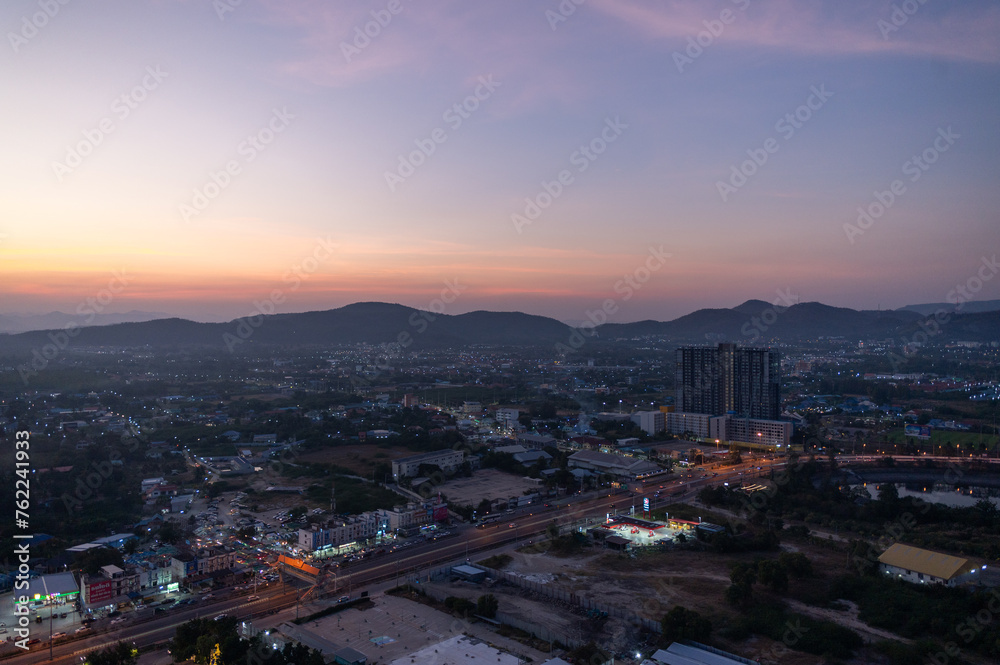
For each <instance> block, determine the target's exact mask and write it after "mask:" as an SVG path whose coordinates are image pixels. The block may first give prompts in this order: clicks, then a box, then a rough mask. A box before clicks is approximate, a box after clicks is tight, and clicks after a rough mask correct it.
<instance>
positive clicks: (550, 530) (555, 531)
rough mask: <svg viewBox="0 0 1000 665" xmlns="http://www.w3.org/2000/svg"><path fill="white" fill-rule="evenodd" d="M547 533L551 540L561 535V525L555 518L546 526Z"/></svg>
mask: <svg viewBox="0 0 1000 665" xmlns="http://www.w3.org/2000/svg"><path fill="white" fill-rule="evenodd" d="M545 533H546V534H547V535H548V537H549V540H555V539H556V538H558V537H559V525H558V524H556V521H555V520H552V521H551V522H549V525H548V526H547V527H545Z"/></svg>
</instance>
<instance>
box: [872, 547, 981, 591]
mask: <svg viewBox="0 0 1000 665" xmlns="http://www.w3.org/2000/svg"><path fill="white" fill-rule="evenodd" d="M878 562H879V565H878V568H879V572H881V573H883V574H885V575H892V576H894V577H896V578H898V579H902V580H905V581H907V582H913V583H915V584H944V585H945V586H961V585H963V584H979V583H980V582H979V578H980V577H982V573H983V571H985V570H986V566H985V565H980V564H978V563H976V562H974V561H970V560H969V559H964V558H962V557H957V556H952V555H950V554H942V553H940V552H933V551H931V550H925V549H921V548H919V547H912V546H910V545H903V544H901V543H896V544H894V545H893V546H892V547H890V548H889V549H887V550H886V551H885V552H883V553H882V556H880V557H879V558H878Z"/></svg>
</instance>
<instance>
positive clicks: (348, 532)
mask: <svg viewBox="0 0 1000 665" xmlns="http://www.w3.org/2000/svg"><path fill="white" fill-rule="evenodd" d="M379 526H380V525H379V519H378V515H376V514H375V513H365V514H363V515H358V516H356V517H351V518H349V519H346V520H336V521H331V522H328V523H327V524H326V525H324V526H320V525H318V524H314V525H313V526H312V527H311V528H309V529H299V547H300V548H302V549H303V550H305V551H307V552H318V551H321V550H324V549H330V548H335V547H342V546H344V545H348V544H350V543H355V542H359V541H366V540H369V539H371V538H374V537H375V536H376V534H377V533H378V531H379Z"/></svg>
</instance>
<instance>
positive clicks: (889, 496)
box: [878, 483, 899, 506]
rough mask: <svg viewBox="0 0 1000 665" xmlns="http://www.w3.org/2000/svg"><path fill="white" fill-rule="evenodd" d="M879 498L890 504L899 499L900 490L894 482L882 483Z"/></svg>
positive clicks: (879, 488)
mask: <svg viewBox="0 0 1000 665" xmlns="http://www.w3.org/2000/svg"><path fill="white" fill-rule="evenodd" d="M878 500H879V501H881V502H882V503H885V504H888V505H890V506H892V505H895V504H896V503H897V502H898V501H899V490H898V489H896V485H895V484H894V483H882V484H881V485H879V486H878Z"/></svg>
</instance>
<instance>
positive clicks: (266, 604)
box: [0, 456, 955, 664]
mask: <svg viewBox="0 0 1000 665" xmlns="http://www.w3.org/2000/svg"><path fill="white" fill-rule="evenodd" d="M837 459H838V461H839V462H840V463H845V464H846V463H851V462H868V461H871V456H867V457H862V456H857V457H854V456H843V457H838V458H837ZM917 459H918V460H920V461H923V460H925V459H927V458H926V457H920V458H917ZM941 461H955V460H953V459H949V458H941ZM786 464H787V461H786V460H785V459H755V460H753V461H749V462H746V463H743V464H740V465H737V466H734V467H726V468H725V469H720V470H719V471H715V472H713V471H705V470H703V469H692V470H691V471H685V472H683V473H678V474H675V475H673V476H668V477H667V478H669V480H668V479H666V478H665V479H662V480H657V481H655V482H650V483H647V484H644V485H639V484H636V483H633V486H632V487H631V489H626V488H619V489H617V490H611V491H610V492H609V490H604V491H602V492H593V491H592V492H588V493H586V494H583V495H579V494H578V495H571V496H569V497H563V498H561V499H560V500H558V501H553V502H551V505H550V506H548V507H544V506H541V507H540V506H537V505H536V506H532V507H530V508H525V509H521V510H519V511H516V512H515V513H514V514H510V515H504V516H503V517H504V519H503V521H501V522H497V523H495V524H490V525H488V526H486V527H485V528H478V527H473V526H468V525H460V526H456V527H453V528H452V533H453V534H454V535H452V536H447V537H444V538H440V539H438V540H434V541H427V542H424V543H421V544H418V545H414V546H412V547H407V548H403V549H398V550H395V551H393V552H389V553H387V554H384V555H381V556H378V557H376V558H373V559H369V560H365V561H362V562H357V563H352V564H350V565H349V566H348V567H345V568H337V569H333V570H332V571H331V576H330V577H329V578H328V579H327V580H325V582H324V588H323V595H325V596H327V597H329V596H338V595H350V596H351V597H352V598H353V597H357V595H358V593H359V592H360V591H361V590H363V589H365V588H366V587H368V586H371V585H372V584H376V583H384V582H389V581H392V582H393V583H395V582H396V581H400V582H402V581H405V580H407V579H409V578H412V577H413V576H414V575H417V574H419V573H420V572H421V571H425V570H430V569H433V568H438V567H441V566H444V565H447V564H448V563H449V562H457V561H462V560H465V559H471V560H476V559H480V558H482V557H483V556H486V555H487V553H488V552H489V551H493V550H497V549H499V548H501V547H503V546H505V545H516V544H518V543H527V542H528V541H531V540H534V539H535V538H536V537H537V536H538V535H539V534H542V533H544V532H545V530H546V528H547V527H548V525H549V524H551V523H552V521H553V520H555V521H556V523H557V524H558V525H559V526H560V527H561V528H563V530H565V529H566V528H567V527H577V526H585V525H587V524H597V523H600V522H602V521H603V519H604V517H605V515H607V514H608V513H615V512H618V513H627V512H629V510H630V509H631V507H632V506H633V505H634V506H635V509H636V512H637V513H639V512H641V511H642V500H643V498H645V497H649V498H650V508H651V509H652V510H660V509H663V508H665V507H667V506H669V505H670V504H672V503H679V502H682V501H686V500H689V499H690V498H692V497H693V495H695V494H696V493H697V491H698V490H700V489H701V488H703V487H705V486H707V485H716V484H721V483H725V482H729V483H737V482H741V481H746V480H750V479H754V478H759V477H760V478H766V477H768V476H770V474H771V472H772V471H777V470H780V469H782V468H784V467H785V466H786ZM657 492H659V495H658V496H656V493H657ZM286 579H291V578H290V576H288V575H286ZM294 584H297V586H293V583H289V584H282V585H277V584H275V585H272V586H271V587H268V588H264V589H261V590H260V591H259V592H258V595H259V596H260V599H259V600H256V601H247V597H246V596H242V597H233V598H229V599H226V600H217V601H212V602H206V601H200V602H198V603H197V604H195V605H191V606H189V607H188V608H185V609H171V610H168V611H167V612H166V613H165V614H160V615H157V616H154V617H153V618H151V619H148V620H146V621H141V622H126V623H123V624H121V625H120V626H117V627H107V628H105V629H104V630H98V631H95V633H93V634H91V635H88V636H86V637H82V638H78V639H71V640H69V641H68V642H64V643H60V644H56V645H55V646H54V648H53V650H52V652H53V660H51V661H49V646H48V644H47V643H45V642H42V643H40V644H35V645H33V647H32V650H31V651H29V652H28V653H24V652H20V651H18V652H15V653H14V654H12V653H11V652H10V650H9V647H8V648H7V649H5V651H4V653H3V654H2V656H0V658H4V659H6V660H10V661H12V662H17V663H25V664H28V663H41V662H53V663H74V664H78V663H79V662H80V660H81V658H80V657H81V656H83V655H84V654H86V653H87V652H88V651H91V650H93V649H95V648H98V647H101V646H104V645H107V644H109V643H112V642H115V641H118V640H125V641H130V642H134V643H135V644H136V645H137V646H140V647H141V646H146V645H149V644H155V643H159V642H164V641H166V640H168V639H170V638H171V637H173V634H174V630H175V629H176V627H177V626H178V625H180V624H182V623H184V622H186V621H189V620H191V619H194V618H198V617H214V616H217V615H219V614H222V613H226V614H229V615H231V616H235V617H237V618H239V619H251V618H253V617H261V616H264V615H267V614H273V613H275V612H277V611H280V610H283V609H287V608H290V607H293V606H295V605H296V602H297V599H298V597H299V595H300V594H305V593H306V591H307V585H305V583H303V582H297V583H294Z"/></svg>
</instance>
